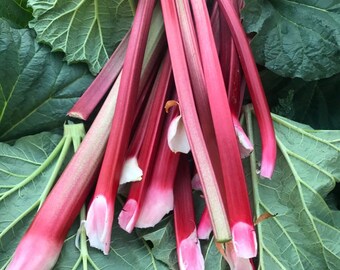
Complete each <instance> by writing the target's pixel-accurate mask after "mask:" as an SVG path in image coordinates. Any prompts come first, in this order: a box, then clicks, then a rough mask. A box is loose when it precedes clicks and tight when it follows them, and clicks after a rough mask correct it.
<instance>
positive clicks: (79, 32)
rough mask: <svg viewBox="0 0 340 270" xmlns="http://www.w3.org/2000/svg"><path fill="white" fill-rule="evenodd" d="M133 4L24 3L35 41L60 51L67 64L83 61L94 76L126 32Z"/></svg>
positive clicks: (91, 0) (92, 0)
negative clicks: (34, 34)
mask: <svg viewBox="0 0 340 270" xmlns="http://www.w3.org/2000/svg"><path fill="white" fill-rule="evenodd" d="M132 2H133V1H131V0H130V1H128V0H122V1H110V0H102V1H96V0H83V1H80V0H76V1H67V0H53V1H46V0H45V1H44V0H40V1H37V0H28V5H29V6H31V7H32V8H33V16H34V18H35V19H34V20H33V21H31V22H30V24H29V25H30V27H33V28H34V30H35V31H36V32H37V40H38V41H39V42H43V43H47V44H49V45H51V46H52V48H53V50H54V51H63V52H64V53H65V54H66V57H65V58H66V60H67V62H68V63H74V62H79V61H85V62H86V63H88V64H89V67H90V70H91V72H92V73H93V74H97V73H98V72H99V71H100V69H101V68H102V66H103V65H104V64H105V62H106V61H107V60H108V59H109V57H110V55H111V54H112V52H113V50H114V48H115V47H116V46H117V45H118V44H119V42H120V41H121V39H122V38H123V36H124V35H125V33H126V32H127V31H128V30H129V28H130V25H131V21H132V18H133V8H134V7H133V6H132V4H131V3H132Z"/></svg>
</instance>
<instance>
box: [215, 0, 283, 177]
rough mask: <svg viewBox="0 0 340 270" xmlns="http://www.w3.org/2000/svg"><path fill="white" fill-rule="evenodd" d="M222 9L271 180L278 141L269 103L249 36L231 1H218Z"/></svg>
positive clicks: (263, 168)
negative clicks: (237, 58)
mask: <svg viewBox="0 0 340 270" xmlns="http://www.w3.org/2000/svg"><path fill="white" fill-rule="evenodd" d="M218 1H219V4H220V9H221V11H222V13H223V15H224V17H225V19H226V21H227V23H228V25H229V28H230V31H231V33H232V36H233V40H234V42H235V45H236V48H237V51H238V54H239V57H240V62H241V65H242V69H243V72H244V75H245V79H246V82H247V85H248V89H249V93H250V96H251V100H252V103H253V105H254V111H255V115H256V118H257V120H258V123H259V128H260V133H261V142H262V161H261V172H260V174H261V176H262V177H266V178H271V176H272V174H273V172H274V167H275V160H276V141H275V134H274V127H273V123H272V119H271V117H270V112H269V107H268V103H267V101H266V96H265V93H264V90H263V87H262V83H261V79H260V76H259V73H258V71H257V68H256V63H255V60H254V57H253V55H252V52H251V49H250V46H249V43H248V40H247V36H246V34H245V32H244V30H243V27H242V24H241V22H240V19H239V16H238V15H237V12H236V10H235V8H234V7H233V5H232V3H231V2H230V1H229V0H218Z"/></svg>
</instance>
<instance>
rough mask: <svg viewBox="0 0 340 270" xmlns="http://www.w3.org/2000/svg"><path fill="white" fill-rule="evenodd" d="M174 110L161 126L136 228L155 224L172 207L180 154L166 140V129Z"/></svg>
mask: <svg viewBox="0 0 340 270" xmlns="http://www.w3.org/2000/svg"><path fill="white" fill-rule="evenodd" d="M174 112H175V110H171V111H170V112H169V114H168V115H167V119H166V123H165V124H164V127H163V131H162V134H161V140H160V143H159V145H158V149H157V153H156V159H155V161H154V162H155V164H154V166H153V170H152V176H151V179H150V184H149V186H148V189H147V191H146V195H145V199H144V202H143V204H142V207H141V209H140V214H139V217H138V220H137V223H136V227H138V228H147V227H153V226H155V225H156V224H157V223H158V222H159V221H161V219H162V218H163V217H164V216H165V215H166V214H167V213H169V212H170V211H171V210H173V207H174V195H173V185H174V181H175V176H176V171H177V166H178V161H179V157H180V154H179V153H177V154H175V153H173V152H172V151H171V150H170V149H169V147H168V142H167V130H168V127H169V125H170V122H171V121H172V118H173V115H174Z"/></svg>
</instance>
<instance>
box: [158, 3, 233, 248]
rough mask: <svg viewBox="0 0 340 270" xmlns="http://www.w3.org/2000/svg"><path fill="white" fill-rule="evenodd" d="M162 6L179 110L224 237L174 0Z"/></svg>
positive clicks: (219, 236)
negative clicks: (179, 105)
mask: <svg viewBox="0 0 340 270" xmlns="http://www.w3.org/2000/svg"><path fill="white" fill-rule="evenodd" d="M161 6H162V12H163V17H164V25H165V32H166V36H167V40H168V44H169V52H170V58H171V64H172V69H173V73H174V79H175V84H176V89H177V94H178V98H179V103H180V104H181V113H182V117H183V119H184V125H185V129H186V132H187V136H188V139H189V144H190V148H191V151H192V154H193V157H194V160H195V164H196V167H197V171H198V173H199V175H200V178H201V179H202V187H203V193H204V196H205V199H206V202H207V206H208V209H209V213H210V216H211V218H212V224H213V230H214V234H215V237H216V239H217V241H222V242H223V241H227V240H229V239H230V232H229V230H228V228H229V225H228V221H227V216H226V211H225V208H224V203H223V199H222V196H221V193H220V190H219V184H218V181H217V179H216V175H215V172H214V168H213V165H212V162H211V160H210V157H209V154H208V150H207V147H206V143H205V141H204V137H203V133H202V130H201V126H200V123H199V119H198V116H197V111H196V106H195V102H194V97H193V94H192V88H191V84H190V77H189V73H188V66H187V63H186V59H185V53H184V48H183V41H182V37H181V32H180V27H179V22H178V16H177V13H176V7H175V3H174V1H173V0H161Z"/></svg>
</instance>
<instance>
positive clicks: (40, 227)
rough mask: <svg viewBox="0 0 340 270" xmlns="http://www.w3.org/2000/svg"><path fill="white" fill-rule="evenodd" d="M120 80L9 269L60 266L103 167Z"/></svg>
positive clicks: (22, 240)
mask: <svg viewBox="0 0 340 270" xmlns="http://www.w3.org/2000/svg"><path fill="white" fill-rule="evenodd" d="M118 87H119V78H118V79H117V80H116V83H115V84H114V86H113V89H112V90H111V91H110V93H109V95H108V97H107V98H106V101H105V103H104V104H103V106H102V108H101V110H100V111H99V113H98V115H97V117H96V119H95V120H94V122H93V124H92V126H91V128H90V130H89V131H88V133H87V134H86V136H85V138H84V140H83V142H82V143H81V145H80V147H79V149H78V151H77V152H76V153H75V155H74V156H73V157H72V159H71V161H70V162H69V163H68V165H67V167H66V168H65V170H64V172H63V174H62V175H61V176H60V178H59V180H58V182H57V183H56V185H55V186H54V187H53V189H52V191H51V193H50V194H49V195H48V197H47V198H46V201H45V202H44V203H43V205H42V206H41V208H40V210H39V211H38V213H37V215H36V216H35V218H34V219H33V221H32V224H31V225H30V227H29V229H28V230H27V232H26V233H25V235H24V236H23V238H22V239H21V241H20V243H19V245H18V247H17V249H16V251H15V253H14V255H13V259H12V261H11V263H10V264H9V266H8V268H7V269H9V270H17V269H27V270H31V269H32V270H36V269H41V270H45V269H46V270H47V269H52V267H53V265H54V264H55V263H56V261H57V259H58V257H59V254H60V251H61V248H62V246H63V244H64V240H65V238H66V235H67V232H68V231H69V229H70V227H71V225H72V223H73V222H74V220H75V218H76V217H77V215H78V214H79V212H80V209H81V207H82V205H83V204H84V202H85V199H86V198H87V196H88V195H89V193H90V191H91V189H92V187H93V185H94V183H95V179H94V177H93V176H94V174H95V173H96V171H97V169H98V168H99V166H100V163H101V160H102V157H103V154H104V150H105V145H106V141H107V139H108V137H109V132H110V128H111V121H112V118H113V115H114V111H115V105H116V100H117V93H118Z"/></svg>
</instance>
